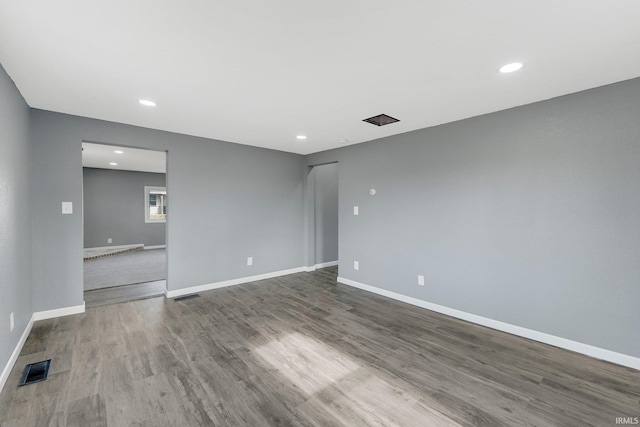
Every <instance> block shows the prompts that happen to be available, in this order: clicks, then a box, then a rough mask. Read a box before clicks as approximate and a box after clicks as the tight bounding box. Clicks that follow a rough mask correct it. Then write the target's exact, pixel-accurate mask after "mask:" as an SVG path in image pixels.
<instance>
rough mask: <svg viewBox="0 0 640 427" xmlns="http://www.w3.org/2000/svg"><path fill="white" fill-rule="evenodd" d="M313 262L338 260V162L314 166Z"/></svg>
mask: <svg viewBox="0 0 640 427" xmlns="http://www.w3.org/2000/svg"><path fill="white" fill-rule="evenodd" d="M312 173H313V174H314V180H313V183H314V209H315V221H314V229H315V263H316V264H321V263H324V262H331V261H337V260H338V164H337V163H331V164H328V165H320V166H315V167H314V168H313V169H312Z"/></svg>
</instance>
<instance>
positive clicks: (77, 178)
mask: <svg viewBox="0 0 640 427" xmlns="http://www.w3.org/2000/svg"><path fill="white" fill-rule="evenodd" d="M32 135H33V142H34V145H35V151H34V156H33V158H34V168H33V179H34V181H35V182H36V183H37V185H35V190H34V198H35V199H34V200H38V204H39V209H34V211H33V224H34V230H33V231H34V246H33V254H34V259H36V260H38V262H36V263H34V269H33V275H34V276H33V280H34V308H35V311H40V310H47V309H53V308H61V307H68V306H73V305H76V304H82V299H83V296H82V248H83V242H82V217H81V214H80V210H79V207H80V204H81V203H82V163H81V143H82V140H83V139H86V140H90V141H97V142H105V143H110V144H115V145H121V146H132V147H139V148H149V149H155V150H162V151H165V150H168V170H167V192H168V193H169V194H170V198H171V200H170V206H171V207H170V214H169V219H168V221H167V247H168V252H167V255H168V287H169V290H176V289H180V288H184V287H190V286H196V285H203V284H208V283H212V282H218V281H222V280H229V279H234V278H240V277H246V276H251V275H255V274H262V273H268V272H272V271H279V270H284V269H289V268H295V267H300V266H302V265H303V262H304V261H303V256H302V253H303V251H302V247H303V196H302V181H303V180H302V176H303V174H304V170H305V164H304V157H302V156H299V155H296V154H290V153H283V152H279V151H273V150H266V149H262V148H257V147H250V146H245V145H238V144H230V143H226V142H221V141H215V140H210V139H204V138H196V137H189V136H185V135H180V134H174V133H169V132H162V131H155V130H150V129H145V128H140V127H135V126H128V125H123V124H117V123H110V122H104V121H100V120H94V119H88V118H82V117H77V116H70V115H65V114H59V113H52V112H48V111H42V110H32ZM62 201H72V202H73V203H74V209H75V210H74V214H73V215H61V214H60V202H62ZM247 256H253V258H254V264H253V266H250V267H249V266H247V265H246V258H247Z"/></svg>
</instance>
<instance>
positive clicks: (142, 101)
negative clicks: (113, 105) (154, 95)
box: [138, 99, 156, 107]
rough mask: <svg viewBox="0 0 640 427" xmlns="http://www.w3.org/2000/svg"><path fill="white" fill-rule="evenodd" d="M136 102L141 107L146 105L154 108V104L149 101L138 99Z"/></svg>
mask: <svg viewBox="0 0 640 427" xmlns="http://www.w3.org/2000/svg"><path fill="white" fill-rule="evenodd" d="M138 102H139V103H140V104H142V105H146V106H147V107H155V106H156V103H155V102H153V101H149V100H148V99H140V100H138Z"/></svg>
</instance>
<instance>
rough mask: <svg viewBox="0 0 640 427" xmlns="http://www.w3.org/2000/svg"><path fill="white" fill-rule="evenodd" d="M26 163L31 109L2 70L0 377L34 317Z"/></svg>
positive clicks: (29, 179)
mask: <svg viewBox="0 0 640 427" xmlns="http://www.w3.org/2000/svg"><path fill="white" fill-rule="evenodd" d="M30 157H31V147H30V142H29V107H28V106H27V104H26V103H25V102H24V99H23V98H22V96H21V95H20V93H19V92H18V90H17V89H16V87H15V85H14V84H13V81H11V79H10V78H9V76H8V75H7V74H6V72H5V71H4V68H2V66H0V371H1V370H2V369H3V368H4V367H5V365H6V363H7V361H8V360H9V358H10V357H11V353H12V352H13V349H14V348H16V345H17V344H18V341H19V339H20V336H21V335H22V332H23V331H24V329H25V328H26V326H27V323H28V322H29V319H30V318H31V313H32V308H31V217H30V212H31V201H30V197H29V194H30V188H29V186H30V183H31V177H30ZM11 312H13V313H14V315H15V328H14V330H13V332H10V329H9V313H11Z"/></svg>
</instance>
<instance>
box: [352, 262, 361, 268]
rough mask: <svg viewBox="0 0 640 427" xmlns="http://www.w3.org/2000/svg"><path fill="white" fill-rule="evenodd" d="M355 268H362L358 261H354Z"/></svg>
mask: <svg viewBox="0 0 640 427" xmlns="http://www.w3.org/2000/svg"><path fill="white" fill-rule="evenodd" d="M353 269H354V270H360V263H359V262H358V261H353Z"/></svg>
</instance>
